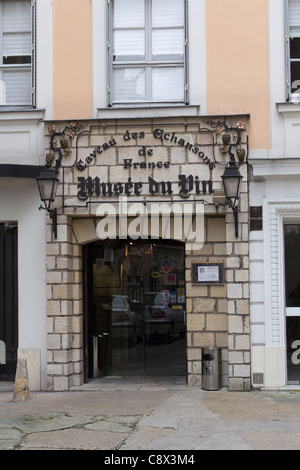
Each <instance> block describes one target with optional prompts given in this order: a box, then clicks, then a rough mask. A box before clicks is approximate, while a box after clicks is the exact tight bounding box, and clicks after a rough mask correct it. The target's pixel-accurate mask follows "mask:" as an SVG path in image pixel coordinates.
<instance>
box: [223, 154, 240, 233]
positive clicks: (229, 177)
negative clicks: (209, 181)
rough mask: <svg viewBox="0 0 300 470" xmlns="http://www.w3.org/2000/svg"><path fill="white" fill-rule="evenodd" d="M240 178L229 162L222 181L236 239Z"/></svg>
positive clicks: (236, 168)
mask: <svg viewBox="0 0 300 470" xmlns="http://www.w3.org/2000/svg"><path fill="white" fill-rule="evenodd" d="M242 178H243V177H242V176H241V174H240V172H239V169H238V167H237V166H236V163H235V162H234V161H231V162H230V163H229V165H228V166H227V167H226V168H225V171H224V173H223V175H222V180H223V186H224V191H225V196H226V199H227V200H228V202H229V207H231V209H232V210H233V215H234V222H235V236H236V238H238V200H239V195H240V187H241V181H242Z"/></svg>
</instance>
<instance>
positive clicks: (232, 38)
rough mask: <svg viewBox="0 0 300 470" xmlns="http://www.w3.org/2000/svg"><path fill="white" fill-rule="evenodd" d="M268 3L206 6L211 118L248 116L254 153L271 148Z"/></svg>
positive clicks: (236, 0) (213, 1)
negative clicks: (256, 150)
mask: <svg viewBox="0 0 300 470" xmlns="http://www.w3.org/2000/svg"><path fill="white" fill-rule="evenodd" d="M267 3H268V2H267V0H251V1H250V2H241V1H240V0H228V1H227V2H224V1H223V0H207V1H206V5H205V7H206V72H207V74H206V80H207V97H206V98H207V114H208V115H210V114H239V113H241V114H244V113H245V114H247V113H249V114H250V115H251V117H250V120H249V143H250V148H252V149H266V148H268V147H269V101H268V100H269V98H268V12H267Z"/></svg>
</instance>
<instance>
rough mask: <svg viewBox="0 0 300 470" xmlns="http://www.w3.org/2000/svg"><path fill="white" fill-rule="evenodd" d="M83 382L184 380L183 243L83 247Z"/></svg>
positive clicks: (114, 242) (117, 243) (118, 242)
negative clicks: (110, 377)
mask: <svg viewBox="0 0 300 470" xmlns="http://www.w3.org/2000/svg"><path fill="white" fill-rule="evenodd" d="M83 254H84V305H85V309H84V310H85V379H86V381H87V380H88V379H89V378H92V377H103V376H106V375H121V376H126V375H127V376H128V375H129V376H130V375H131V376H133V375H135V376H143V375H156V376H159V375H166V376H176V375H177V376H182V375H184V376H185V375H186V334H185V330H186V310H185V295H186V293H185V265H184V261H185V251H184V244H182V243H178V242H173V241H162V240H161V241H156V242H155V243H150V242H149V241H147V242H145V241H132V242H129V241H124V240H107V241H105V242H103V241H99V242H95V243H92V244H90V245H87V246H85V247H84V253H83Z"/></svg>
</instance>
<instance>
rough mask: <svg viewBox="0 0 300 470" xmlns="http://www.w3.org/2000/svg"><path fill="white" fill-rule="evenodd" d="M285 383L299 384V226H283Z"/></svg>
mask: <svg viewBox="0 0 300 470" xmlns="http://www.w3.org/2000/svg"><path fill="white" fill-rule="evenodd" d="M284 246H285V301H286V302H285V304H286V345H287V383H288V384H300V224H286V225H284Z"/></svg>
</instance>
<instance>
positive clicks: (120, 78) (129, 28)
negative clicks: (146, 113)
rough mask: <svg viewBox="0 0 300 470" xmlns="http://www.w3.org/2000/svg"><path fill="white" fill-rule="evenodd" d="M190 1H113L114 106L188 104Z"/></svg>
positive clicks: (110, 98) (110, 94)
mask: <svg viewBox="0 0 300 470" xmlns="http://www.w3.org/2000/svg"><path fill="white" fill-rule="evenodd" d="M186 4H187V2H186V1H185V0H114V1H112V2H110V6H109V11H108V16H109V20H108V23H109V38H108V62H109V64H108V68H109V86H108V103H109V105H130V104H150V105H151V104H158V103H174V104H176V103H177V104H186V103H187V100H188V98H187V74H186V70H187V69H186V55H187V54H186V52H187V34H186V30H187V28H186V17H187V15H186V8H187V6H186Z"/></svg>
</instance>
